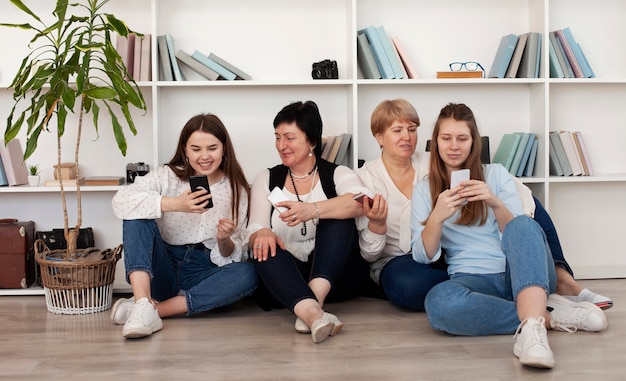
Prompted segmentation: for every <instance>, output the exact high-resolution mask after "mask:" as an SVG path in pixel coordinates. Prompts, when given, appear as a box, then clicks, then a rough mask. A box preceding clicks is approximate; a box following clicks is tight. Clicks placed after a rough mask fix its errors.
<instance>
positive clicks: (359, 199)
mask: <svg viewBox="0 0 626 381" xmlns="http://www.w3.org/2000/svg"><path fill="white" fill-rule="evenodd" d="M365 196H367V198H368V199H369V204H370V206H372V204H373V203H374V196H373V195H372V194H371V193H370V192H359V193H357V194H355V195H354V197H353V198H354V199H355V200H356V202H358V203H359V204H361V205H363V200H364V198H363V197H365Z"/></svg>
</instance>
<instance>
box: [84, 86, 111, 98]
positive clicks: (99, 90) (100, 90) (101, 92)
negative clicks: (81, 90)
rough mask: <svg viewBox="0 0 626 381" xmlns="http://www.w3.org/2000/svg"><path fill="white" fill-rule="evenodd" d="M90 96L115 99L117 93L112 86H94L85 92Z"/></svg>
mask: <svg viewBox="0 0 626 381" xmlns="http://www.w3.org/2000/svg"><path fill="white" fill-rule="evenodd" d="M85 94H87V96H88V97H90V98H94V99H113V98H115V96H116V95H117V92H116V91H115V89H113V88H111V87H94V88H93V89H89V90H87V91H86V92H85Z"/></svg>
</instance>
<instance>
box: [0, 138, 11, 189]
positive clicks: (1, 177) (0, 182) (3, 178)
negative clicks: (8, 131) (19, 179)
mask: <svg viewBox="0 0 626 381" xmlns="http://www.w3.org/2000/svg"><path fill="white" fill-rule="evenodd" d="M0 144H4V142H0ZM5 185H9V180H7V174H6V173H5V172H4V165H2V157H0V186H5Z"/></svg>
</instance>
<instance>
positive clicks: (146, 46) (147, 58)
mask: <svg viewBox="0 0 626 381" xmlns="http://www.w3.org/2000/svg"><path fill="white" fill-rule="evenodd" d="M135 42H136V40H135ZM140 60H141V63H140V65H139V80H140V81H152V35H151V34H150V33H145V34H144V35H143V38H142V39H141V58H140Z"/></svg>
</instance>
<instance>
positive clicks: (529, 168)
mask: <svg viewBox="0 0 626 381" xmlns="http://www.w3.org/2000/svg"><path fill="white" fill-rule="evenodd" d="M538 148H539V140H538V139H537V137H536V136H535V138H534V139H533V144H532V147H531V148H530V156H528V163H527V164H526V169H524V176H526V177H531V176H532V175H533V172H534V170H535V162H536V161H537V149H538Z"/></svg>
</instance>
